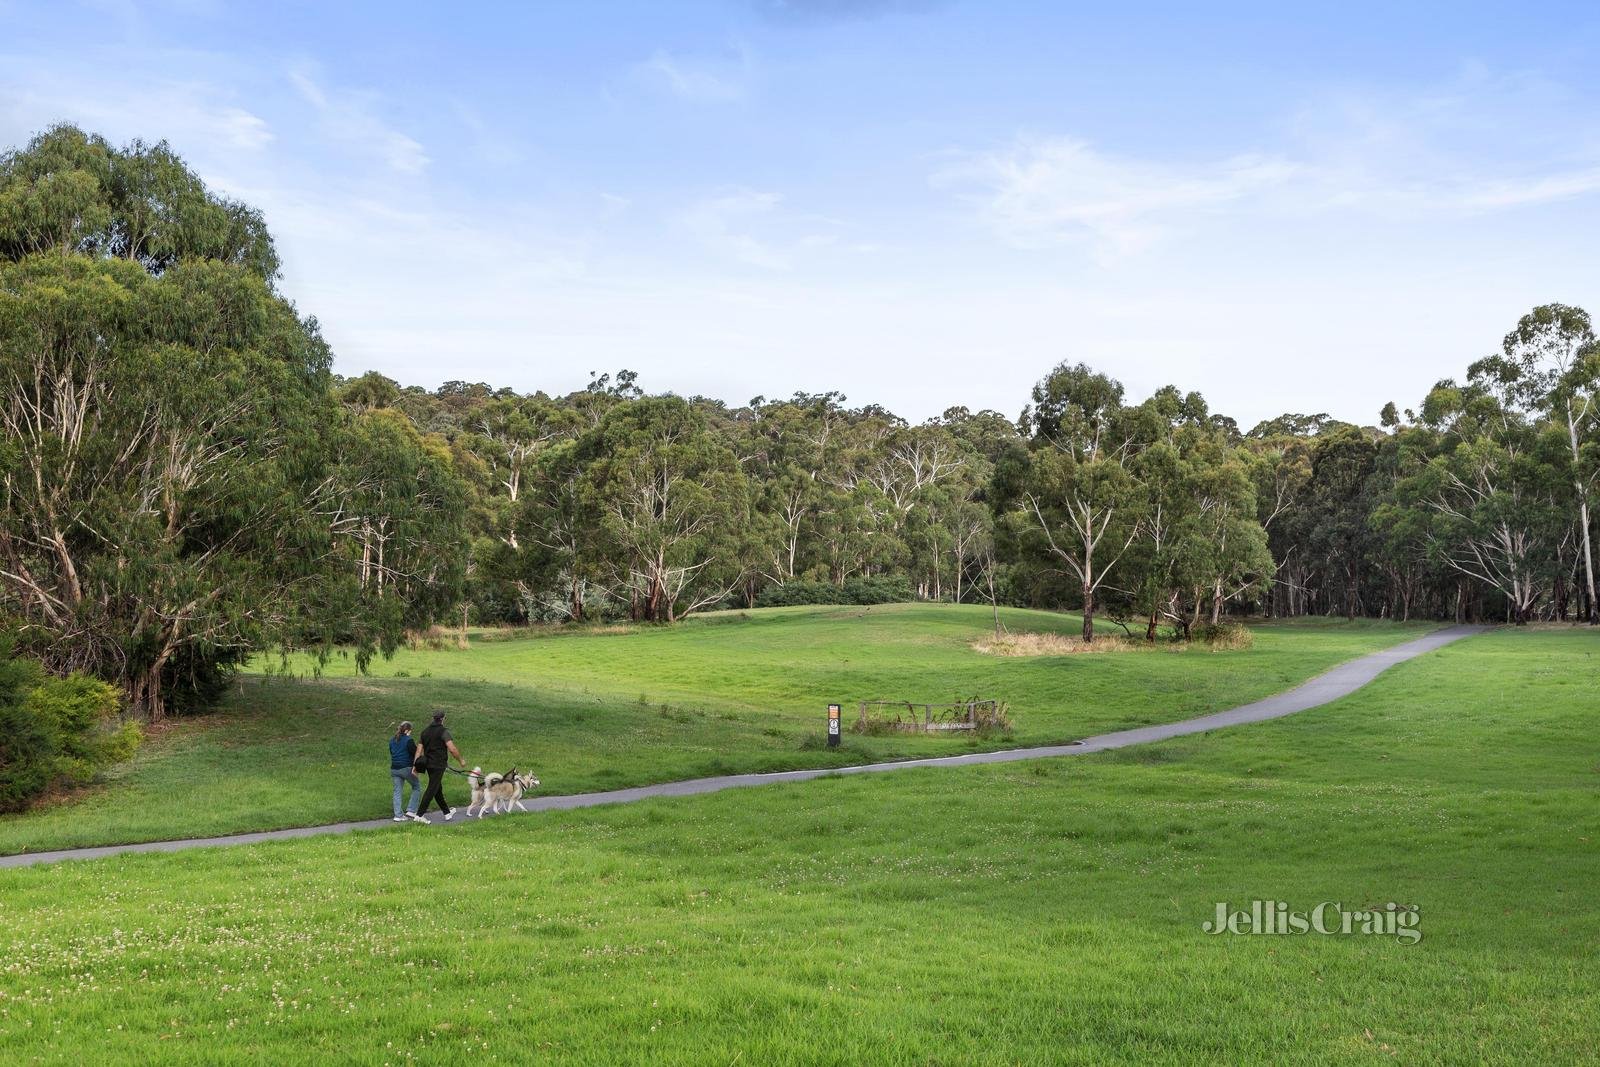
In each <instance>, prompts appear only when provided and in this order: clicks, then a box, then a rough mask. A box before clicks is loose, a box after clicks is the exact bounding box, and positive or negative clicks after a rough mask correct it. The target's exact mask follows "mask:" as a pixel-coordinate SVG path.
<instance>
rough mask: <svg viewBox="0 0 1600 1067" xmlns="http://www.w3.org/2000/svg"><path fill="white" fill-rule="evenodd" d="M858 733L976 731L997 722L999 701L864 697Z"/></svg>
mask: <svg viewBox="0 0 1600 1067" xmlns="http://www.w3.org/2000/svg"><path fill="white" fill-rule="evenodd" d="M860 709H861V714H860V718H859V719H858V720H857V721H856V731H857V732H858V733H868V732H871V731H873V730H904V731H907V732H911V733H935V732H938V731H940V730H976V729H978V728H979V727H980V726H983V725H986V724H989V723H995V722H998V721H1000V718H1001V714H1000V702H999V701H998V700H965V701H959V702H957V703H954V704H916V703H912V702H910V701H898V700H863V701H861V705H860Z"/></svg>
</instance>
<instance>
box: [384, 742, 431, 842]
mask: <svg viewBox="0 0 1600 1067" xmlns="http://www.w3.org/2000/svg"><path fill="white" fill-rule="evenodd" d="M416 760H417V743H416V742H415V741H414V740H412V738H411V724H410V723H409V722H403V723H401V724H400V729H399V730H397V731H396V732H395V735H394V736H393V737H391V738H389V777H390V778H393V779H394V821H395V822H405V821H406V820H407V819H415V820H416V821H417V822H426V821H427V820H426V819H424V818H423V817H422V816H420V815H418V814H417V801H418V799H419V798H420V797H421V796H422V783H421V782H420V781H418V780H417V772H416V771H415V770H413V769H412V767H413V764H415V763H416ZM407 785H410V786H411V806H410V807H409V808H406V809H404V810H402V809H401V807H400V801H401V800H403V799H404V798H405V787H406V786H407Z"/></svg>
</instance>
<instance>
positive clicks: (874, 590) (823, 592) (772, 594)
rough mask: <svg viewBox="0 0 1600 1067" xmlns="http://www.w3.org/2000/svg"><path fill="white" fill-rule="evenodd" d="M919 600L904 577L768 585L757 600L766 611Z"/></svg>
mask: <svg viewBox="0 0 1600 1067" xmlns="http://www.w3.org/2000/svg"><path fill="white" fill-rule="evenodd" d="M915 599H917V595H916V593H915V592H914V591H913V590H912V588H911V582H910V580H909V579H906V578H903V577H887V576H880V577H873V578H851V579H849V580H848V581H846V582H845V583H844V584H843V585H834V584H833V583H832V582H811V581H805V580H796V581H792V582H785V583H784V584H783V585H774V586H768V587H767V588H766V589H764V590H763V591H762V593H761V596H760V597H758V598H757V601H756V603H757V606H759V607H763V608H792V607H798V606H800V605H802V604H903V603H905V602H906V601H908V600H915Z"/></svg>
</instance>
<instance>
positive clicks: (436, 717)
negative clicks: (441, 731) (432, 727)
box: [433, 711, 444, 722]
mask: <svg viewBox="0 0 1600 1067" xmlns="http://www.w3.org/2000/svg"><path fill="white" fill-rule="evenodd" d="M433 721H434V722H444V712H442V711H436V712H434V713H433Z"/></svg>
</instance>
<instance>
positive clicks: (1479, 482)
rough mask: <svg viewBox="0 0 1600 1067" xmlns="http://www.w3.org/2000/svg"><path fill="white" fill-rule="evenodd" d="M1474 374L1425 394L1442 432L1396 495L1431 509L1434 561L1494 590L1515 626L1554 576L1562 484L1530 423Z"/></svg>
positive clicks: (1427, 411) (1428, 418)
mask: <svg viewBox="0 0 1600 1067" xmlns="http://www.w3.org/2000/svg"><path fill="white" fill-rule="evenodd" d="M1476 377H1477V378H1478V379H1479V381H1478V382H1472V383H1469V384H1468V385H1466V386H1458V385H1456V384H1455V383H1454V382H1450V381H1446V382H1441V383H1440V384H1439V385H1437V386H1435V387H1434V389H1433V390H1432V391H1431V392H1430V393H1429V395H1428V398H1427V400H1426V401H1425V402H1424V404H1423V411H1422V417H1423V419H1424V421H1425V422H1426V424H1427V425H1429V426H1430V427H1433V428H1436V430H1437V432H1438V434H1439V437H1438V444H1437V448H1436V451H1435V454H1434V455H1433V456H1432V457H1431V458H1430V459H1429V461H1428V462H1427V464H1426V465H1425V466H1423V467H1422V468H1421V469H1419V470H1418V471H1417V472H1416V473H1415V474H1413V475H1412V476H1410V477H1409V478H1406V479H1404V480H1403V481H1401V482H1400V483H1399V485H1398V486H1397V488H1396V496H1397V500H1398V501H1399V502H1400V503H1402V504H1405V505H1409V506H1412V507H1421V508H1425V509H1427V510H1428V511H1429V512H1431V514H1432V516H1433V521H1432V523H1431V525H1430V528H1429V533H1428V537H1429V541H1430V547H1431V549H1432V551H1433V552H1434V554H1435V556H1436V558H1437V559H1439V560H1440V562H1442V564H1443V565H1444V566H1447V567H1449V568H1450V569H1451V570H1454V571H1456V572H1458V573H1459V574H1461V575H1463V576H1465V577H1467V578H1470V579H1473V580H1476V581H1478V582H1482V583H1483V584H1484V585H1486V586H1488V587H1489V588H1491V589H1495V590H1498V591H1499V592H1500V593H1501V594H1502V595H1503V596H1504V597H1505V598H1506V603H1507V606H1508V614H1509V615H1510V617H1511V619H1512V621H1514V622H1516V623H1517V624H1519V625H1521V624H1523V623H1525V622H1527V621H1528V619H1529V617H1530V615H1531V613H1532V612H1533V610H1534V608H1535V607H1536V606H1537V605H1538V604H1539V602H1540V601H1541V599H1542V598H1543V597H1544V595H1545V593H1546V591H1547V589H1548V588H1549V585H1550V582H1551V578H1552V567H1551V560H1552V556H1553V548H1554V545H1555V542H1556V541H1557V540H1558V536H1559V535H1558V534H1557V527H1558V526H1559V515H1560V510H1561V509H1560V505H1559V503H1558V502H1557V499H1556V497H1555V496H1554V495H1553V493H1552V490H1553V489H1554V488H1555V487H1556V486H1558V485H1559V480H1558V478H1557V477H1556V470H1555V468H1553V467H1552V466H1551V464H1550V462H1549V461H1550V458H1551V457H1550V455H1549V453H1548V451H1545V452H1543V453H1541V447H1540V435H1539V434H1538V432H1537V430H1536V428H1535V427H1534V426H1532V425H1530V424H1529V421H1528V420H1527V419H1526V418H1525V417H1524V416H1523V415H1522V414H1521V413H1520V412H1518V411H1516V410H1514V409H1513V408H1512V407H1511V406H1509V405H1508V403H1507V394H1506V391H1505V390H1504V389H1503V388H1501V389H1497V388H1493V387H1491V386H1490V385H1489V384H1488V383H1486V382H1485V381H1484V380H1483V379H1484V377H1485V376H1484V375H1483V374H1481V373H1480V374H1478V375H1476ZM1497 384H1499V385H1504V384H1505V382H1504V381H1503V380H1501V381H1499V382H1498V383H1497Z"/></svg>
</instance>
